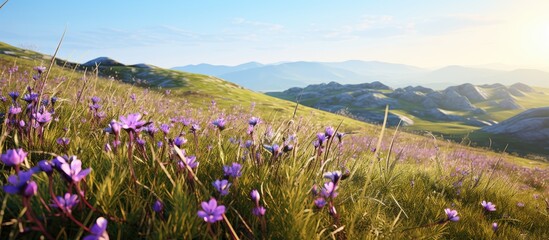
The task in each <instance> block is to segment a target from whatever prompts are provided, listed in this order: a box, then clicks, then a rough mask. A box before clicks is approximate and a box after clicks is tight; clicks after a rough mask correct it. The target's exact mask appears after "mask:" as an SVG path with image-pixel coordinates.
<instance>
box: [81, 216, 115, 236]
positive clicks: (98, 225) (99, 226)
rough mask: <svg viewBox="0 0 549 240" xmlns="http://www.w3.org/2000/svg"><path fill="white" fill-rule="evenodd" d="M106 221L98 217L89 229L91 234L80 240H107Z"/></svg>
mask: <svg viewBox="0 0 549 240" xmlns="http://www.w3.org/2000/svg"><path fill="white" fill-rule="evenodd" d="M107 224H108V221H107V219H105V218H103V217H99V218H98V219H97V220H95V224H94V225H93V226H92V227H91V229H90V232H91V234H90V235H88V236H85V237H84V238H82V240H109V234H108V233H107Z"/></svg>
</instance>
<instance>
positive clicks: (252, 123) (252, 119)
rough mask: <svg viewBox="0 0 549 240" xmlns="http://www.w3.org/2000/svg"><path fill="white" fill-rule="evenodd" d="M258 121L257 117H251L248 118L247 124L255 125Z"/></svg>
mask: <svg viewBox="0 0 549 240" xmlns="http://www.w3.org/2000/svg"><path fill="white" fill-rule="evenodd" d="M258 123H260V120H259V118H257V117H251V118H250V120H248V124H250V126H254V127H255V125H257V124H258Z"/></svg>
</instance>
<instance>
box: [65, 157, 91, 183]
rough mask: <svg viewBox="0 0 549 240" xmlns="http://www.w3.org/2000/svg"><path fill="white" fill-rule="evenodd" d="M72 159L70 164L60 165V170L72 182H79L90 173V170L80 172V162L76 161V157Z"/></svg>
mask: <svg viewBox="0 0 549 240" xmlns="http://www.w3.org/2000/svg"><path fill="white" fill-rule="evenodd" d="M73 157H74V158H73V160H72V161H71V163H70V164H68V163H66V162H65V163H62V164H61V166H60V168H61V170H62V171H63V173H65V174H66V176H67V177H69V178H70V180H71V181H72V182H80V180H82V179H83V178H84V177H86V176H87V175H88V174H89V173H90V172H91V168H87V169H84V170H82V161H80V160H78V159H76V156H73Z"/></svg>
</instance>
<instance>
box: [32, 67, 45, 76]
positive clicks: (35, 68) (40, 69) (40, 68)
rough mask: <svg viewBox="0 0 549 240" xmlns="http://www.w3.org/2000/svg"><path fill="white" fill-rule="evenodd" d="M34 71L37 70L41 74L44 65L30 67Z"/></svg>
mask: <svg viewBox="0 0 549 240" xmlns="http://www.w3.org/2000/svg"><path fill="white" fill-rule="evenodd" d="M32 69H33V70H34V71H37V72H38V73H40V74H42V73H43V72H44V71H46V67H44V66H36V67H34V68H32Z"/></svg>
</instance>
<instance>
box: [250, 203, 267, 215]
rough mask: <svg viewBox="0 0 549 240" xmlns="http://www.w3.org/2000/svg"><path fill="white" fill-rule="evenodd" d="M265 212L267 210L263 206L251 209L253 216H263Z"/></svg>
mask: <svg viewBox="0 0 549 240" xmlns="http://www.w3.org/2000/svg"><path fill="white" fill-rule="evenodd" d="M265 211H267V210H266V209H265V208H264V207H263V206H258V207H254V209H252V213H253V215H256V216H258V217H260V216H265Z"/></svg>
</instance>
